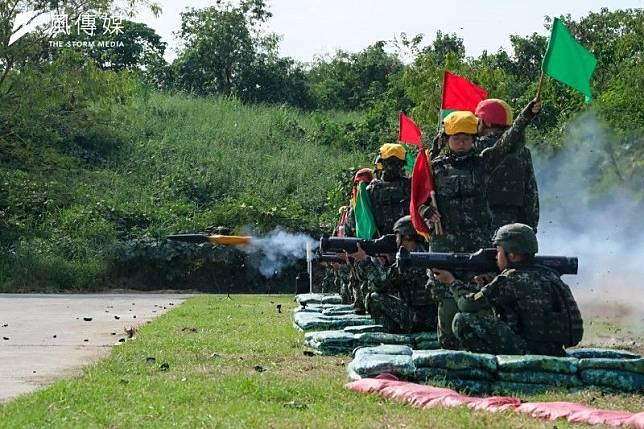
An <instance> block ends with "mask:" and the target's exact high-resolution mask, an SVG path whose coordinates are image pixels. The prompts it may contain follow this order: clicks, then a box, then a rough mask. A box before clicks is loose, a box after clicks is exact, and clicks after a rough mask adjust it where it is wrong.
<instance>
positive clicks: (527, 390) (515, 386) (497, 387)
mask: <svg viewBox="0 0 644 429" xmlns="http://www.w3.org/2000/svg"><path fill="white" fill-rule="evenodd" d="M490 390H491V392H492V393H494V394H498V395H513V394H517V393H520V394H524V395H540V394H542V393H546V392H552V391H554V390H563V388H561V387H555V386H551V385H548V384H532V383H515V382H512V381H495V382H494V383H492V384H491V385H490Z"/></svg>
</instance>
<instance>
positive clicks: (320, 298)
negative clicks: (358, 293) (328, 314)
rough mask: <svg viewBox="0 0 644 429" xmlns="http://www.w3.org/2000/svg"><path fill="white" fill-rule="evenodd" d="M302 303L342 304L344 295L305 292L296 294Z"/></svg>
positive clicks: (296, 297) (299, 302)
mask: <svg viewBox="0 0 644 429" xmlns="http://www.w3.org/2000/svg"><path fill="white" fill-rule="evenodd" d="M295 301H297V303H298V304H300V305H307V304H342V297H341V296H340V295H339V294H337V293H303V294H300V295H296V296H295Z"/></svg>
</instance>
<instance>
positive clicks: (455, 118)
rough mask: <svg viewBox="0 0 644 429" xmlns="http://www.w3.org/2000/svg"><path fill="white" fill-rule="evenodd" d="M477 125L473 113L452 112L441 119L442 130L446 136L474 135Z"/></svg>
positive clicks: (477, 122) (477, 120)
mask: <svg viewBox="0 0 644 429" xmlns="http://www.w3.org/2000/svg"><path fill="white" fill-rule="evenodd" d="M478 125H479V119H478V118H477V117H476V116H474V113H472V112H467V111H457V112H452V113H450V114H449V115H447V116H446V117H445V119H443V129H444V131H445V134H447V135H448V136H453V135H454V134H459V133H465V134H476V133H477V131H478Z"/></svg>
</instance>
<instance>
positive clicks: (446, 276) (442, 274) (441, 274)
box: [432, 268, 456, 286]
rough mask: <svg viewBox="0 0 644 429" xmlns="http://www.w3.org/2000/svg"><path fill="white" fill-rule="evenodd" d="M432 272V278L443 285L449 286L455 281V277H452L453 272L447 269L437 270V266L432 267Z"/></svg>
mask: <svg viewBox="0 0 644 429" xmlns="http://www.w3.org/2000/svg"><path fill="white" fill-rule="evenodd" d="M432 272H433V273H434V278H435V279H436V280H438V281H439V282H441V283H442V284H444V285H447V286H449V285H451V284H452V283H454V282H455V281H456V277H454V274H452V273H450V272H449V271H447V270H439V269H438V268H432Z"/></svg>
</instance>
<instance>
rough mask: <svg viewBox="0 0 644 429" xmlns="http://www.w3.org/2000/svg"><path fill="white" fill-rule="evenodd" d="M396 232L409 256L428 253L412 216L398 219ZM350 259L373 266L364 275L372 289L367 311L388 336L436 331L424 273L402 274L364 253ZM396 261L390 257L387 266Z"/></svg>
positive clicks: (398, 242)
mask: <svg viewBox="0 0 644 429" xmlns="http://www.w3.org/2000/svg"><path fill="white" fill-rule="evenodd" d="M393 230H394V232H395V233H396V244H397V245H398V246H404V247H405V248H406V249H407V250H409V251H410V252H422V251H425V250H426V249H425V247H424V244H423V243H424V241H425V240H424V239H423V238H422V237H421V236H419V235H418V234H417V233H416V230H415V229H414V226H413V225H412V223H411V217H410V216H404V217H402V218H400V219H398V221H396V223H395V224H394V227H393ZM351 256H352V257H354V258H355V259H357V260H359V261H365V263H366V264H368V265H370V266H369V267H368V268H367V269H366V273H365V277H366V279H367V284H368V289H369V293H368V295H367V296H366V300H365V302H366V307H367V310H368V312H369V314H370V315H371V317H373V319H374V320H375V321H376V323H378V324H380V325H382V326H383V327H384V329H385V331H386V332H390V333H394V334H397V333H412V332H426V331H435V330H436V311H437V310H436V305H435V304H434V303H433V302H432V301H431V299H430V298H429V296H428V295H427V292H426V290H425V281H426V275H425V270H424V269H408V270H404V271H399V270H398V267H397V265H396V264H395V263H394V264H393V265H384V264H381V263H379V262H373V261H372V260H369V259H368V256H367V254H366V253H365V252H364V251H362V249H359V251H358V252H357V253H354V254H352V255H351ZM393 257H394V255H387V262H388V263H391V261H392V260H393Z"/></svg>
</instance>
